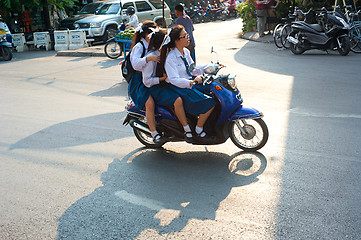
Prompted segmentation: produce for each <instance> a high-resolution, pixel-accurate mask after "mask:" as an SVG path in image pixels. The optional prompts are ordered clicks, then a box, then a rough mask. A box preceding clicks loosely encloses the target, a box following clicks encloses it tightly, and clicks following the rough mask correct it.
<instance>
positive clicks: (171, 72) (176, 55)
mask: <svg viewBox="0 0 361 240" xmlns="http://www.w3.org/2000/svg"><path fill="white" fill-rule="evenodd" d="M183 53H184V57H185V58H186V60H187V62H188V66H190V65H191V64H192V63H194V62H193V60H192V58H191V54H190V52H189V50H188V49H187V48H184V49H183ZM197 68H198V67H197ZM164 69H165V72H166V73H167V79H166V80H165V81H166V82H168V83H171V84H173V85H175V86H177V87H180V88H191V87H192V86H191V85H190V82H191V81H192V77H191V76H189V75H188V73H187V69H186V66H185V64H184V61H183V60H182V54H181V53H180V52H179V50H178V49H177V48H174V49H173V50H171V51H170V52H169V53H168V56H167V59H166V60H165V64H164ZM191 74H192V75H193V76H197V75H200V74H202V71H201V70H198V71H197V70H196V71H193V72H192V73H191Z"/></svg>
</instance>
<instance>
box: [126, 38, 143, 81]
mask: <svg viewBox="0 0 361 240" xmlns="http://www.w3.org/2000/svg"><path fill="white" fill-rule="evenodd" d="M140 43H141V44H142V46H143V53H142V56H141V57H144V55H145V47H144V44H143V42H142V41H140ZM131 51H132V50H130V51H129V53H128V55H127V56H126V57H125V58H124V60H123V62H122V64H121V67H120V68H121V70H122V75H123V77H124V78H125V80H126V81H127V82H128V83H129V82H130V80H131V79H132V77H133V74H134V73H135V70H134V68H133V66H132V63H131V62H130V53H131Z"/></svg>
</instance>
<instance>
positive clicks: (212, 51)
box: [211, 46, 219, 64]
mask: <svg viewBox="0 0 361 240" xmlns="http://www.w3.org/2000/svg"><path fill="white" fill-rule="evenodd" d="M212 53H215V54H216V57H217V59H216V60H217V64H218V63H219V60H218V53H217V52H216V51H214V49H213V46H212V47H211V54H212Z"/></svg>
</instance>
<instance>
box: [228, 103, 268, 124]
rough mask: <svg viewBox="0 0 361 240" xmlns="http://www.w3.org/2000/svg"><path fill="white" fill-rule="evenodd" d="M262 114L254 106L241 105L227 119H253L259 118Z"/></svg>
mask: <svg viewBox="0 0 361 240" xmlns="http://www.w3.org/2000/svg"><path fill="white" fill-rule="evenodd" d="M261 117H263V114H262V113H261V112H260V111H258V110H257V109H255V108H251V107H249V108H248V107H244V106H241V107H240V108H239V109H237V111H235V112H234V114H233V115H232V116H231V117H230V119H229V121H234V120H237V119H255V118H261Z"/></svg>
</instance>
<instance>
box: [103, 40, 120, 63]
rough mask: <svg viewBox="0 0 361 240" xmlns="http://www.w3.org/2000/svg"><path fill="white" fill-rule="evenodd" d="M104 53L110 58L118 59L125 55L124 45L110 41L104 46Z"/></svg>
mask: <svg viewBox="0 0 361 240" xmlns="http://www.w3.org/2000/svg"><path fill="white" fill-rule="evenodd" d="M104 53H105V55H106V56H107V57H108V58H111V59H117V58H118V57H120V55H122V53H123V48H122V45H121V44H120V43H119V42H116V41H115V40H112V41H109V42H107V43H106V44H105V45H104Z"/></svg>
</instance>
